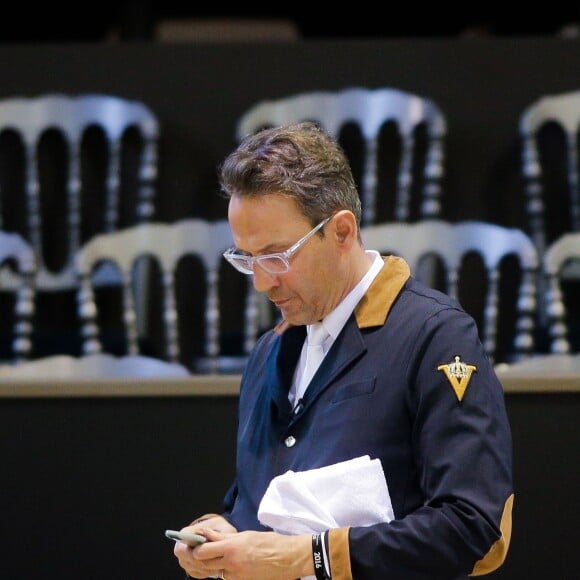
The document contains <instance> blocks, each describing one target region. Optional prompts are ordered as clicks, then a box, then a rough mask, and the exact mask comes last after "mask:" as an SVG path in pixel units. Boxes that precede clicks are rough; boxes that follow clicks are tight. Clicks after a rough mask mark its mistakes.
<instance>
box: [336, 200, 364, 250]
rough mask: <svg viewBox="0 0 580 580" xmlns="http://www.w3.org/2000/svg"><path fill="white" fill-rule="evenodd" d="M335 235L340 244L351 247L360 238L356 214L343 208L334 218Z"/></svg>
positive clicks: (347, 247)
mask: <svg viewBox="0 0 580 580" xmlns="http://www.w3.org/2000/svg"><path fill="white" fill-rule="evenodd" d="M332 224H333V226H334V235H335V238H336V241H337V242H338V244H339V245H341V246H343V247H345V248H346V249H349V248H350V247H351V246H352V245H353V244H354V243H356V242H357V240H358V227H357V223H356V218H355V217H354V214H353V213H352V212H351V211H349V210H347V209H343V210H341V211H339V212H337V213H336V214H335V215H334V217H333V218H332Z"/></svg>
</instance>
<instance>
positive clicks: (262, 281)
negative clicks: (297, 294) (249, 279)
mask: <svg viewBox="0 0 580 580" xmlns="http://www.w3.org/2000/svg"><path fill="white" fill-rule="evenodd" d="M279 284H280V280H279V279H278V276H277V275H276V274H270V273H269V272H266V270H264V269H263V268H261V267H260V265H259V264H256V265H255V266H254V288H255V289H256V290H257V291H258V292H264V293H267V292H268V291H269V290H270V289H272V288H274V287H275V286H279Z"/></svg>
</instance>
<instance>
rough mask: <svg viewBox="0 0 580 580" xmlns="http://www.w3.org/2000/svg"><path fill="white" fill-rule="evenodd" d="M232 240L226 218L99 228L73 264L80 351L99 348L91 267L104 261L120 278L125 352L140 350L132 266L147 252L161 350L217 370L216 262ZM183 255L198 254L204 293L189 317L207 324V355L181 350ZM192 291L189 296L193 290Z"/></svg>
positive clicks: (250, 330)
mask: <svg viewBox="0 0 580 580" xmlns="http://www.w3.org/2000/svg"><path fill="white" fill-rule="evenodd" d="M231 245H232V236H231V231H230V227H229V224H228V222H227V221H226V220H221V221H217V222H208V221H205V220H201V219H184V220H180V221H177V222H174V223H171V224H165V223H148V224H141V225H137V226H133V227H131V228H126V229H124V230H121V231H118V232H114V233H111V234H101V235H99V236H96V237H94V238H93V239H92V240H90V241H89V242H87V243H86V244H84V245H83V247H82V248H81V249H80V250H79V252H78V254H77V268H78V271H79V272H80V274H81V288H80V291H79V293H78V310H79V316H80V319H81V324H82V340H83V352H84V353H85V354H94V353H98V352H101V351H102V349H103V341H102V339H101V330H102V329H100V328H99V316H98V306H97V300H96V299H95V292H94V288H93V273H94V272H95V269H96V268H97V267H98V266H99V265H100V264H102V263H105V262H106V263H109V264H113V265H114V266H115V267H116V268H117V269H118V271H119V273H120V277H121V278H122V280H123V305H122V311H123V324H124V328H125V332H126V337H127V352H128V353H129V354H131V355H136V354H138V353H139V352H140V349H141V346H140V341H139V336H138V328H137V325H138V311H137V310H136V308H135V302H134V295H135V292H136V290H138V284H136V279H135V275H134V272H135V266H136V264H137V263H138V260H140V259H142V258H148V259H153V260H154V261H155V262H156V263H157V265H158V270H159V273H160V276H161V279H162V283H161V294H162V296H161V303H162V306H161V309H162V311H163V324H164V329H163V334H164V340H165V352H164V353H163V356H164V357H165V358H167V359H168V360H170V361H174V362H176V361H181V362H183V363H184V364H185V365H186V366H188V368H192V367H193V368H195V370H200V369H201V371H202V372H213V371H217V370H221V367H220V364H221V363H222V362H223V361H220V354H221V349H220V300H219V289H220V268H221V266H222V265H223V264H225V260H223V257H222V254H223V252H224V251H225V250H226V249H227V248H228V247H230V246H231ZM186 256H194V257H196V258H198V259H199V260H200V261H201V265H202V267H203V271H204V274H203V276H204V279H203V280H202V281H201V285H202V286H203V287H204V288H203V292H202V294H203V296H204V297H205V298H204V304H203V308H202V309H201V310H202V312H203V315H204V319H203V320H199V319H198V320H192V321H191V326H193V325H198V326H203V327H204V328H205V336H204V356H205V357H207V359H206V360H205V362H204V361H201V360H198V361H191V360H190V359H189V358H188V353H184V352H181V348H180V336H179V322H180V321H179V309H178V306H177V304H176V271H177V267H178V264H179V262H180V261H181V260H182V259H184V258H185V257H186ZM155 271H156V268H151V272H152V275H153V274H154V273H155ZM194 282H195V281H194ZM197 282H198V283H199V282H200V281H199V280H197ZM136 286H137V287H136ZM191 296H192V298H191V299H193V295H191ZM152 306H153V305H152V304H151V303H150V304H146V305H144V309H143V310H144V311H145V310H147V309H151V308H152ZM250 309H251V303H250ZM246 316H247V318H246V323H245V333H246V337H245V341H244V344H245V345H246V350H248V349H249V347H250V346H251V345H253V344H254V342H255V340H256V333H257V327H256V312H255V309H254V310H253V314H252V313H251V310H248V312H247V315H246ZM182 326H183V325H182ZM201 358H203V357H200V359H201ZM237 370H239V369H237Z"/></svg>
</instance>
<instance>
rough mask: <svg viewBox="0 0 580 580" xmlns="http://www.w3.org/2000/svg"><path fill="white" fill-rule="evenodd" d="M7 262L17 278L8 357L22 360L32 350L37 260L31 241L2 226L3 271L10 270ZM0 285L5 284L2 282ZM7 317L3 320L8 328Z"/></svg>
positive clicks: (0, 265) (0, 267)
mask: <svg viewBox="0 0 580 580" xmlns="http://www.w3.org/2000/svg"><path fill="white" fill-rule="evenodd" d="M8 262H13V263H14V266H15V267H16V268H15V270H13V269H11V268H10V274H11V275H12V277H13V279H14V280H17V281H18V285H17V287H16V288H15V289H11V290H10V293H11V294H14V307H13V309H12V314H13V319H14V324H13V326H12V327H13V333H12V337H11V338H10V339H9V341H10V343H11V353H10V355H9V357H8V358H9V360H13V361H14V362H16V363H19V362H21V361H23V360H26V359H27V358H29V357H30V355H31V352H32V319H33V317H34V310H35V289H34V284H33V280H34V275H35V273H36V262H35V259H34V252H33V250H32V248H31V247H30V245H29V244H28V243H27V242H26V241H25V240H24V239H23V238H22V237H21V236H20V235H19V234H16V233H13V232H4V231H1V230H0V271H4V270H8V269H9V265H8ZM0 289H3V288H2V285H1V284H0ZM7 325H8V324H7V320H6V319H5V320H4V322H3V327H4V328H6V326H7Z"/></svg>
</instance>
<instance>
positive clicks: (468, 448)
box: [329, 308, 514, 580]
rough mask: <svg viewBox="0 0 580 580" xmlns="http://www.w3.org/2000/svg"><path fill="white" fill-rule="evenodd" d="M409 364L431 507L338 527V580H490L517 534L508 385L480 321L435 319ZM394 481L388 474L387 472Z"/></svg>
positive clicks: (445, 315)
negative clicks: (489, 353) (485, 577)
mask: <svg viewBox="0 0 580 580" xmlns="http://www.w3.org/2000/svg"><path fill="white" fill-rule="evenodd" d="M401 364H405V365H408V366H407V368H406V371H405V372H406V385H405V388H406V389H407V394H406V396H407V408H408V411H409V417H410V424H411V433H410V436H411V439H412V442H411V449H412V454H413V464H414V465H415V466H416V472H415V473H414V474H412V475H411V477H416V478H418V481H419V485H420V488H421V492H422V496H423V502H422V505H420V506H418V507H414V508H413V509H410V510H409V511H408V512H407V511H406V510H405V509H404V510H403V511H404V512H406V513H399V514H398V513H395V519H394V520H392V521H391V522H390V523H388V524H387V523H381V524H376V525H373V526H369V527H352V528H348V529H345V528H343V529H339V530H331V532H330V534H329V552H330V560H331V562H330V563H331V570H332V578H333V580H347V579H350V578H356V579H357V580H367V579H369V580H370V579H371V578H389V580H396V579H401V580H402V579H404V580H427V579H429V580H434V579H441V580H443V579H449V580H451V579H454V580H455V579H459V578H466V577H467V576H468V575H480V574H486V573H488V572H491V571H493V570H495V569H496V568H498V567H499V566H500V565H501V564H502V562H503V561H504V559H505V557H506V554H507V551H508V547H509V542H510V536H511V513H512V505H513V497H514V496H513V489H512V440H511V433H510V427H509V423H508V417H507V412H506V408H505V401H504V394H503V389H502V387H501V384H500V383H499V380H498V379H497V377H496V375H495V372H494V370H493V365H492V364H491V362H490V361H489V360H488V359H487V357H486V355H485V352H484V350H483V347H482V344H481V342H480V340H479V338H478V334H477V328H476V325H475V322H474V321H473V319H472V318H471V317H470V316H468V315H467V314H465V313H464V312H462V311H461V310H459V309H453V308H449V309H443V310H441V311H439V312H438V313H436V314H435V315H433V316H431V317H430V318H428V319H427V320H426V321H425V322H424V323H423V324H422V325H421V328H420V332H419V333H418V335H417V336H416V337H415V341H414V348H413V349H412V353H411V356H410V357H408V360H405V361H401ZM386 475H387V478H388V474H386Z"/></svg>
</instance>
